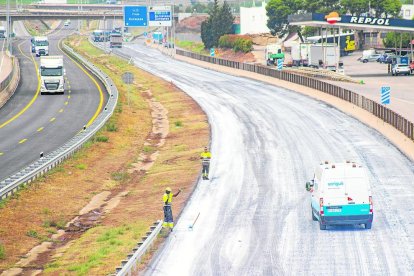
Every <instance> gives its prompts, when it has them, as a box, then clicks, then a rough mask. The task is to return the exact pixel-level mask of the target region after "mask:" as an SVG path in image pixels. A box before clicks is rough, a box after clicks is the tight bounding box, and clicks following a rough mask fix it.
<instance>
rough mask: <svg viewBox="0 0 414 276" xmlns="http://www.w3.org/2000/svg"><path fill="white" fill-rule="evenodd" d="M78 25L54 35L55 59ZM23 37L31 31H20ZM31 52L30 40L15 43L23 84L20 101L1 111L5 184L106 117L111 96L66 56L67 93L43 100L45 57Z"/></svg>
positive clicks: (0, 155)
mask: <svg viewBox="0 0 414 276" xmlns="http://www.w3.org/2000/svg"><path fill="white" fill-rule="evenodd" d="M72 26H73V27H75V26H76V24H74V23H72V25H71V26H70V27H69V28H68V27H65V28H64V29H61V30H60V29H59V30H57V31H56V32H54V33H53V34H52V35H50V36H49V40H50V46H49V51H50V55H62V51H61V50H60V49H59V48H58V42H59V41H60V39H62V38H63V37H66V36H67V35H69V34H70V33H72V32H73V31H74V30H73V29H71V28H72ZM20 27H21V26H20ZM17 28H19V25H17ZM18 34H22V35H25V32H24V31H22V30H19V32H18ZM26 35H27V34H26ZM30 47H31V45H30V40H29V38H28V37H25V38H24V39H21V40H19V39H16V40H15V44H14V54H16V56H17V57H18V58H19V61H20V66H21V82H20V84H19V86H18V89H17V91H16V93H15V94H14V96H13V97H12V98H11V99H10V100H9V101H8V103H7V104H6V105H5V106H4V107H3V108H1V109H0V137H1V139H0V168H1V169H0V179H4V178H6V177H7V176H9V175H10V174H12V173H13V172H16V171H18V170H20V169H21V168H23V167H24V166H26V165H28V164H30V163H32V162H33V161H35V160H36V159H38V158H39V154H40V152H43V153H44V154H45V155H46V154H47V153H48V152H51V151H53V150H55V149H57V148H58V147H59V146H61V145H62V144H64V143H65V142H66V141H68V140H69V139H70V138H72V137H73V136H74V135H75V134H76V133H77V132H79V131H80V130H81V129H82V128H83V126H84V125H87V124H88V123H89V122H90V121H91V120H92V119H93V118H94V117H95V116H96V115H97V113H99V112H100V110H101V108H102V105H103V104H104V103H105V101H106V93H105V91H103V89H101V92H99V90H98V88H97V86H96V85H95V83H94V82H93V81H92V80H91V79H90V78H89V77H88V76H87V75H86V74H85V73H84V72H83V71H82V70H81V69H80V68H79V67H78V65H76V64H75V63H74V62H73V61H72V60H70V59H69V58H68V57H66V56H65V57H64V66H65V68H66V74H67V80H66V88H67V92H66V93H65V94H64V95H40V93H39V86H38V85H39V83H38V77H37V74H36V69H37V66H38V64H39V62H40V58H36V57H35V56H34V55H32V54H31V53H30ZM35 63H36V67H35Z"/></svg>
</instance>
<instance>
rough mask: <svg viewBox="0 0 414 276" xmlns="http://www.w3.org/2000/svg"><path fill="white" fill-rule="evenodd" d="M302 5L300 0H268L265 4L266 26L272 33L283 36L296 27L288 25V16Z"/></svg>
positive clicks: (296, 11)
mask: <svg viewBox="0 0 414 276" xmlns="http://www.w3.org/2000/svg"><path fill="white" fill-rule="evenodd" d="M302 7H303V1H302V0H270V1H269V3H268V4H267V6H266V14H267V17H268V20H267V27H268V28H269V29H270V32H271V34H272V35H278V36H280V37H281V36H283V35H284V34H286V33H289V32H291V31H293V30H297V29H298V28H297V27H293V26H290V25H289V22H288V16H289V15H291V14H295V13H298V11H299V10H301V9H302Z"/></svg>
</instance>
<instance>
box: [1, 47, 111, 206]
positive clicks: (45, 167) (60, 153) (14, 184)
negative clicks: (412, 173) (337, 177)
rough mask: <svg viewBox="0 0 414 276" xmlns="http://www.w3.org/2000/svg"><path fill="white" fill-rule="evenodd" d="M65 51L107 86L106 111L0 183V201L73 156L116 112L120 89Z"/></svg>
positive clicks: (95, 68)
mask: <svg viewBox="0 0 414 276" xmlns="http://www.w3.org/2000/svg"><path fill="white" fill-rule="evenodd" d="M63 50H64V51H65V52H66V53H68V54H69V55H71V56H72V57H73V58H74V59H76V60H77V61H78V62H79V63H81V64H82V65H83V66H85V67H86V68H87V69H88V70H89V71H91V72H92V73H93V74H94V75H95V76H96V77H98V78H99V79H100V80H101V81H102V83H103V84H104V85H105V88H106V91H107V92H108V93H109V98H108V102H107V104H106V105H105V107H104V110H102V111H101V113H100V114H99V115H98V117H97V118H96V119H95V121H94V122H93V123H92V124H91V125H90V126H89V127H88V128H86V127H85V128H84V129H83V131H81V132H79V133H78V134H77V135H75V136H74V137H73V138H72V139H70V140H69V141H68V142H66V143H65V144H64V145H63V146H61V147H60V148H58V149H57V150H54V151H53V152H51V153H49V154H47V155H46V156H44V157H41V158H40V159H38V160H37V161H35V162H34V163H32V164H30V165H29V166H27V167H26V168H24V169H22V170H20V171H19V172H17V173H15V174H14V175H12V176H10V177H8V178H6V179H4V180H2V181H1V182H0V199H4V198H6V197H8V196H10V195H12V194H13V193H14V192H15V191H17V190H18V189H19V188H20V187H22V186H23V185H26V184H28V183H31V182H32V181H34V180H35V179H36V178H38V177H40V176H42V175H44V174H45V173H46V172H47V171H49V170H51V169H52V168H54V167H56V166H57V165H59V164H60V163H62V161H63V160H65V159H66V158H68V157H70V156H72V155H73V154H74V153H75V152H76V151H77V150H79V149H80V148H81V147H82V146H83V144H84V143H85V142H86V141H88V140H89V139H90V138H91V137H92V136H93V135H94V134H95V133H96V132H97V131H98V130H99V129H100V128H101V127H102V126H103V125H104V124H105V123H106V121H107V120H108V119H109V118H110V117H111V115H112V113H113V112H114V110H115V107H116V104H117V101H118V89H117V88H116V86H115V84H114V83H113V81H112V80H111V79H110V78H109V77H108V76H107V75H106V74H105V73H104V72H102V71H101V70H100V69H99V68H97V67H96V66H95V65H93V64H92V63H90V62H89V61H87V60H86V59H85V58H83V57H82V56H81V55H79V54H77V53H76V52H75V51H74V50H73V49H72V48H70V47H69V46H67V45H65V44H63Z"/></svg>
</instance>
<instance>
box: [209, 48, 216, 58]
mask: <svg viewBox="0 0 414 276" xmlns="http://www.w3.org/2000/svg"><path fill="white" fill-rule="evenodd" d="M215 54H216V51H215V50H214V48H211V49H210V56H211V57H214V56H215Z"/></svg>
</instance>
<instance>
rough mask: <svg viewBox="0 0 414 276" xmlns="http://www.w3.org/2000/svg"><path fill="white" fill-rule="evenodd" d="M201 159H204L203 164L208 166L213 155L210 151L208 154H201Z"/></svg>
mask: <svg viewBox="0 0 414 276" xmlns="http://www.w3.org/2000/svg"><path fill="white" fill-rule="evenodd" d="M200 157H201V158H202V161H201V162H202V163H203V165H208V164H210V159H211V153H210V152H209V151H208V152H204V151H203V152H202V153H201V154H200Z"/></svg>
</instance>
